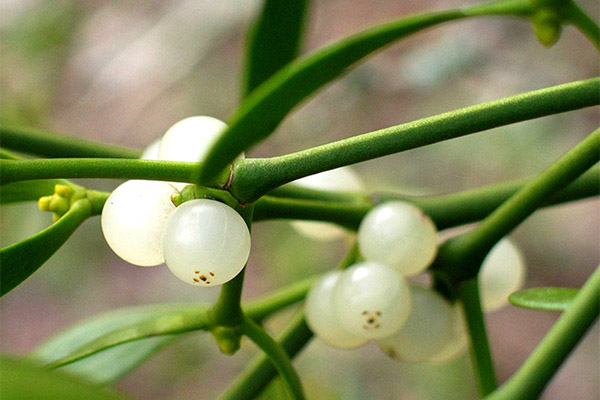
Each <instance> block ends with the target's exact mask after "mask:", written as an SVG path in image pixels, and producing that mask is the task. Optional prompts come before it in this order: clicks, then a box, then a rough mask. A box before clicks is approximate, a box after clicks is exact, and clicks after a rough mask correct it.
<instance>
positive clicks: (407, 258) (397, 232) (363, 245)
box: [358, 201, 438, 276]
mask: <svg viewBox="0 0 600 400" xmlns="http://www.w3.org/2000/svg"><path fill="white" fill-rule="evenodd" d="M437 242H438V234H437V229H436V227H435V225H434V224H433V222H432V221H431V218H429V217H428V216H427V215H425V214H424V213H423V211H421V210H420V209H419V208H417V207H415V206H413V205H412V204H409V203H406V202H401V201H393V202H387V203H384V204H381V205H379V206H377V207H375V208H373V209H372V210H371V211H370V212H369V213H368V214H367V215H366V216H365V218H364V219H363V220H362V222H361V224H360V227H359V229H358V247H359V249H360V252H361V254H362V255H363V257H364V258H365V259H366V260H367V261H377V262H380V263H384V264H387V265H390V266H392V267H394V268H396V269H397V270H398V271H399V272H400V273H401V274H402V275H405V276H413V275H416V274H419V273H420V272H423V271H424V270H425V269H426V268H427V267H428V266H429V265H430V264H431V262H432V261H433V259H434V257H435V255H436V253H437Z"/></svg>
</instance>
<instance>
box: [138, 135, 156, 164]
mask: <svg viewBox="0 0 600 400" xmlns="http://www.w3.org/2000/svg"><path fill="white" fill-rule="evenodd" d="M159 148H160V139H156V140H155V141H153V142H152V143H150V144H149V145H148V146H147V147H146V148H145V149H144V151H143V153H142V156H141V157H140V159H142V160H158V150H159Z"/></svg>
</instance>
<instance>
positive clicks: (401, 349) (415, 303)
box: [377, 284, 454, 362]
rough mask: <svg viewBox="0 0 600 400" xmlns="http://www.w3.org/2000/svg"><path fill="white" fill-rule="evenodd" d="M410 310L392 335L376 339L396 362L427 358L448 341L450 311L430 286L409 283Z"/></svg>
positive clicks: (450, 307)
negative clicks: (406, 317)
mask: <svg viewBox="0 0 600 400" xmlns="http://www.w3.org/2000/svg"><path fill="white" fill-rule="evenodd" d="M410 289H411V294H412V310H411V312H410V315H409V317H408V320H406V323H405V324H404V325H403V326H402V328H400V330H399V331H398V332H397V333H395V334H393V335H392V336H389V337H385V338H383V339H380V340H378V341H377V343H378V344H379V347H381V349H382V350H383V351H384V352H386V353H387V354H388V355H389V356H390V357H392V358H394V359H396V360H399V361H409V362H422V361H428V360H430V359H431V358H433V357H435V356H437V355H438V353H440V351H442V350H443V349H444V348H445V347H446V345H448V343H449V342H450V341H451V340H452V330H453V328H454V326H453V325H454V313H453V309H452V306H451V305H450V303H449V302H448V301H447V300H446V299H444V298H443V297H442V296H441V295H440V294H438V293H437V292H435V291H434V290H432V289H429V288H426V287H425V286H422V285H419V284H411V285H410Z"/></svg>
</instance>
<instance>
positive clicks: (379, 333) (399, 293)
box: [333, 262, 411, 339]
mask: <svg viewBox="0 0 600 400" xmlns="http://www.w3.org/2000/svg"><path fill="white" fill-rule="evenodd" d="M333 307H334V313H335V314H336V315H337V317H338V321H339V323H340V325H341V326H342V327H343V328H344V329H345V330H347V331H348V332H350V333H352V334H354V335H356V336H361V337H365V338H369V339H374V338H382V337H385V336H389V335H391V334H393V333H395V332H397V331H398V330H399V329H400V328H401V327H402V325H403V324H404V322H405V321H406V319H407V318H408V315H409V314H410V307H411V297H410V290H409V288H408V284H407V283H406V280H405V279H404V278H403V277H402V276H401V275H400V274H399V273H398V272H397V271H395V270H393V269H392V268H390V267H388V266H386V265H383V264H379V263H375V262H363V263H358V264H355V265H353V266H352V267H350V268H348V269H347V270H345V271H344V272H343V274H342V276H341V277H340V279H339V282H338V284H337V285H336V287H335V290H334V293H333Z"/></svg>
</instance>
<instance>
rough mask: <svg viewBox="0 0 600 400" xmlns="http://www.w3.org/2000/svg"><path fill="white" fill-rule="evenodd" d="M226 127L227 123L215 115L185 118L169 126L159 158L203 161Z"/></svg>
mask: <svg viewBox="0 0 600 400" xmlns="http://www.w3.org/2000/svg"><path fill="white" fill-rule="evenodd" d="M226 129H227V124H225V123H224V122H222V121H220V120H218V119H216V118H213V117H207V116H196V117H189V118H186V119H183V120H181V121H179V122H177V123H176V124H175V125H173V126H172V127H171V128H169V130H167V132H166V133H165V135H164V136H163V138H162V140H161V143H160V148H159V151H158V158H159V159H160V160H168V161H188V162H197V161H202V160H204V158H205V157H206V155H207V154H208V151H209V150H210V148H211V146H212V145H213V144H214V143H215V142H216V141H217V139H218V138H219V137H220V136H221V134H222V133H223V132H224V131H225V130H226Z"/></svg>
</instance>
